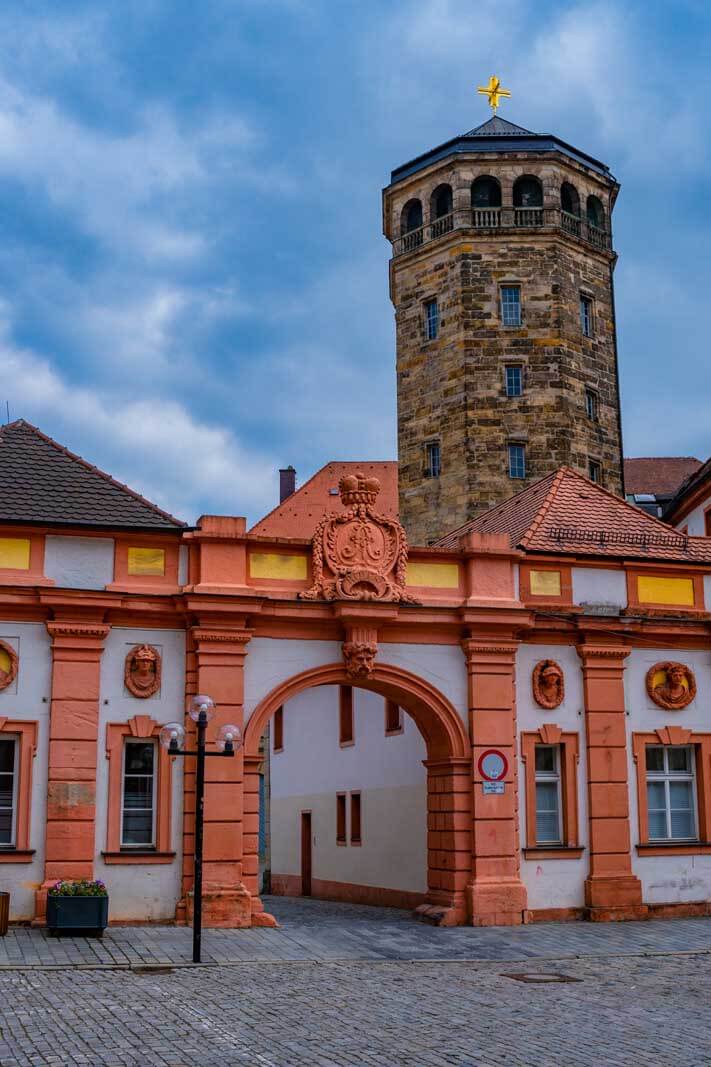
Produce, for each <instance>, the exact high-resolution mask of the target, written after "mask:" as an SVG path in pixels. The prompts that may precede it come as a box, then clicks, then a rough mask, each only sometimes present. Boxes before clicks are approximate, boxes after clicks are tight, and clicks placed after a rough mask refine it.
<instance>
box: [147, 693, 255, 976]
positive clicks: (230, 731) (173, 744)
mask: <svg viewBox="0 0 711 1067" xmlns="http://www.w3.org/2000/svg"><path fill="white" fill-rule="evenodd" d="M188 714H189V715H190V718H191V719H192V720H193V721H194V722H195V724H196V726H197V749H196V750H195V751H194V752H191V751H189V750H188V749H186V748H183V744H184V742H185V727H184V726H183V725H182V723H179V722H169V723H166V725H165V726H164V727H163V728H162V730H161V732H160V743H161V745H162V746H163V748H165V749H167V751H168V755H170V756H196V757H197V766H196V774H195V852H194V868H193V963H200V951H201V942H202V840H203V834H202V830H203V817H204V808H205V760H206V759H207V758H208V756H209V757H213V756H219V757H228V758H229V757H230V756H234V754H235V752H236V751H237V750H238V749H240V748H241V747H242V734H241V732H240V729H239V726H233V725H231V724H227V725H225V726H221V727H220V730H219V733H218V735H217V740H216V746H217V751H216V752H208V751H207V746H206V744H205V734H206V731H207V724H208V723H209V721H210V719H211V718H212V717H213V715H214V714H215V702H214V701H213V700H212V699H211V697H208V696H205V695H198V696H194V697H192V699H191V701H190V704H189V707H188Z"/></svg>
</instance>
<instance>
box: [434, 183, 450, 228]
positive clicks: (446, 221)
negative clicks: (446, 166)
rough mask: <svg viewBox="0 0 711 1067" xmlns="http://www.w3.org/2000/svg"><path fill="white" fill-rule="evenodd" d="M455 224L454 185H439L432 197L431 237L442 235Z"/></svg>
mask: <svg viewBox="0 0 711 1067" xmlns="http://www.w3.org/2000/svg"><path fill="white" fill-rule="evenodd" d="M453 226H454V216H453V214H452V187H451V186H450V185H438V186H437V188H436V189H435V191H434V192H433V193H432V196H431V197H430V237H431V238H434V237H441V236H442V234H443V233H449V231H450V230H451V229H452V228H453Z"/></svg>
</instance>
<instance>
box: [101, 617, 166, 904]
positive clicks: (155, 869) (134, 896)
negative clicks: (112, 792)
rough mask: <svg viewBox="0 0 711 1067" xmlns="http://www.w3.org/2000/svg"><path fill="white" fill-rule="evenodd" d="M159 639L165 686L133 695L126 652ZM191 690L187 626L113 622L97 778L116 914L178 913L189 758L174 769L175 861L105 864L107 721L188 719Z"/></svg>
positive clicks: (104, 875) (106, 876) (106, 871)
mask: <svg viewBox="0 0 711 1067" xmlns="http://www.w3.org/2000/svg"><path fill="white" fill-rule="evenodd" d="M144 642H145V643H146V644H150V645H153V646H154V647H156V648H158V649H159V650H160V652H161V655H162V659H163V664H162V668H163V669H162V676H161V689H160V691H159V692H158V693H156V694H155V695H154V696H152V697H149V698H148V699H139V698H137V697H134V696H131V694H130V693H129V692H128V690H127V689H126V688H125V686H124V684H123V671H124V661H125V658H126V653H127V652H128V651H129V649H131V648H132V647H133V646H134V645H137V644H142V643H144ZM184 694H185V634H184V632H183V631H182V630H143V629H133V628H122V627H113V628H112V630H111V632H110V634H109V636H108V637H107V639H106V645H105V648H104V654H103V656H102V660H101V702H100V706H99V747H98V758H97V781H96V859H95V870H96V877H97V878H101V879H102V880H103V881H104V882H106V886H107V888H108V891H109V897H110V908H111V918H112V919H135V918H142V919H148V920H160V919H173V918H174V917H175V906H176V903H177V901H178V899H179V897H180V872H181V867H182V808H183V805H182V798H183V761H182V760H180V759H176V760H175V761H174V763H173V775H172V789H173V795H172V813H171V838H172V841H171V848H172V849H173V850H174V851H175V859H174V860H173V862H172V863H170V864H156V865H142V864H136V865H135V866H134V865H130V864H128V865H125V866H123V865H118V864H105V863H104V861H103V859H102V857H101V853H102V851H103V850H104V849H105V848H106V830H107V810H108V780H109V761H108V759H107V758H106V724H107V723H110V722H127V721H128V720H129V719H131V718H133V716H134V715H150V716H151V718H153V719H155V720H156V721H157V722H160V723H164V722H171V721H173V720H175V719H178V720H182V717H183V705H184Z"/></svg>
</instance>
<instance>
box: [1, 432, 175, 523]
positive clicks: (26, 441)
mask: <svg viewBox="0 0 711 1067" xmlns="http://www.w3.org/2000/svg"><path fill="white" fill-rule="evenodd" d="M0 522H20V523H22V522H32V523H47V524H48V525H63V526H67V525H69V526H101V527H113V528H116V529H133V530H182V529H183V528H184V527H185V523H184V522H181V521H180V519H176V518H174V517H173V516H172V515H169V514H168V512H167V511H162V510H161V509H160V508H159V507H156V505H155V504H151V502H150V501H149V500H145V499H144V498H143V497H142V496H140V495H139V494H138V493H135V492H134V491H133V489H129V488H128V486H126V485H122V483H121V482H117V481H116V480H115V479H114V478H112V477H111V476H110V475H109V474H105V473H104V471H101V470H99V469H98V467H94V466H92V465H91V463H87V462H86V460H84V459H82V458H81V456H76V455H74V453H73V452H70V451H69V450H68V449H66V448H64V446H63V445H60V444H58V442H57V441H54V440H52V438H51V437H47V435H46V434H44V433H42V431H41V430H38V429H37V427H36V426H32V425H31V423H29V422H25V420H24V419H17V421H16V422H10V423H8V424H7V425H6V426H2V427H0Z"/></svg>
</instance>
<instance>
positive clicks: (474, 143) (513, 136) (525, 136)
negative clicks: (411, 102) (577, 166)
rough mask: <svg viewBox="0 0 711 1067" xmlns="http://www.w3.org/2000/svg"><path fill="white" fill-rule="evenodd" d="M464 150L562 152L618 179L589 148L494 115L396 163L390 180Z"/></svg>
mask: <svg viewBox="0 0 711 1067" xmlns="http://www.w3.org/2000/svg"><path fill="white" fill-rule="evenodd" d="M463 152H541V153H544V152H560V153H562V154H563V155H565V156H569V157H570V158H571V159H574V160H575V161H576V162H577V163H582V164H583V166H586V167H590V169H591V170H594V171H596V172H597V173H598V174H600V175H602V176H603V177H604V178H607V179H608V180H609V181H610V182H614V181H615V179H614V177H613V175H612V174H611V173H610V169H609V167H608V166H606V164H605V163H601V162H600V160H599V159H595V158H594V157H593V156H589V155H587V153H586V152H581V151H580V150H579V149H577V148H573V146H572V145H569V144H568V143H567V142H566V141H561V140H560V139H559V138H558V137H554V136H553V134H552V133H532V132H531V130H526V129H524V128H523V126H517V125H516V124H515V123H513V122H509V121H508V119H502V118H500V117H499V116H498V115H493V116H492V117H491V118H490V119H488V120H487V121H486V122H483V123H482V124H481V126H476V127H475V128H474V129H473V130H470V131H469V132H468V133H462V134H460V135H459V136H458V137H453V138H452V139H451V141H445V143H444V144H441V145H439V146H438V147H437V148H432V149H430V151H429V152H425V153H424V155H421V156H417V157H416V158H415V159H411V160H410V162H409V163H403V165H402V166H401V167H396V168H395V170H394V171H393V172H392V174H391V175H390V181H391V184H394V183H395V182H399V181H400V180H401V179H402V178H409V176H410V175H411V174H416V173H417V171H418V170H424V168H425V167H429V166H430V165H431V164H432V163H437V162H438V161H439V160H441V159H446V158H447V157H448V156H453V155H459V154H460V153H463Z"/></svg>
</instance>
